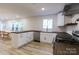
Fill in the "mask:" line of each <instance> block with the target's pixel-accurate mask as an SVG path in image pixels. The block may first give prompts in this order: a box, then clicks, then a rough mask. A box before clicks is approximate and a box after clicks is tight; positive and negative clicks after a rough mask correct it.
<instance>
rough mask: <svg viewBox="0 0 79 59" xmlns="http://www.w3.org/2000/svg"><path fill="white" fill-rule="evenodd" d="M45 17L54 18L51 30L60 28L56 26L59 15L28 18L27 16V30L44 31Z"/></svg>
mask: <svg viewBox="0 0 79 59" xmlns="http://www.w3.org/2000/svg"><path fill="white" fill-rule="evenodd" d="M43 19H52V20H53V29H51V30H49V31H58V30H60V29H59V28H58V27H57V26H56V25H57V15H48V16H37V17H28V18H26V30H42V31H44V29H43Z"/></svg>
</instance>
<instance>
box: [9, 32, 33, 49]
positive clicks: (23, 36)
mask: <svg viewBox="0 0 79 59" xmlns="http://www.w3.org/2000/svg"><path fill="white" fill-rule="evenodd" d="M10 37H11V39H12V46H13V47H15V48H18V47H21V46H23V45H24V44H27V43H29V42H31V41H32V40H33V32H26V33H18V34H16V33H11V34H10Z"/></svg>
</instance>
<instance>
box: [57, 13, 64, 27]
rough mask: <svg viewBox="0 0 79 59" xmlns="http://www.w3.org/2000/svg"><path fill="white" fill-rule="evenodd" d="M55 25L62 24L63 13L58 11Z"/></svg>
mask: <svg viewBox="0 0 79 59" xmlns="http://www.w3.org/2000/svg"><path fill="white" fill-rule="evenodd" d="M57 26H64V15H63V13H59V14H58V15H57Z"/></svg>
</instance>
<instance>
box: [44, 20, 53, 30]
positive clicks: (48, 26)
mask: <svg viewBox="0 0 79 59" xmlns="http://www.w3.org/2000/svg"><path fill="white" fill-rule="evenodd" d="M52 27H53V20H52V19H44V20H43V28H44V29H52Z"/></svg>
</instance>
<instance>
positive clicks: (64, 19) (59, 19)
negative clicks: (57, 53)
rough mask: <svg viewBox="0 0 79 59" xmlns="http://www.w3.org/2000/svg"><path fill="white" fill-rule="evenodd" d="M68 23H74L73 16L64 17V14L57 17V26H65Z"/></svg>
mask: <svg viewBox="0 0 79 59" xmlns="http://www.w3.org/2000/svg"><path fill="white" fill-rule="evenodd" d="M67 23H72V17H71V16H64V15H63V13H62V12H61V13H59V14H58V15H57V26H64V25H65V24H67Z"/></svg>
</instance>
